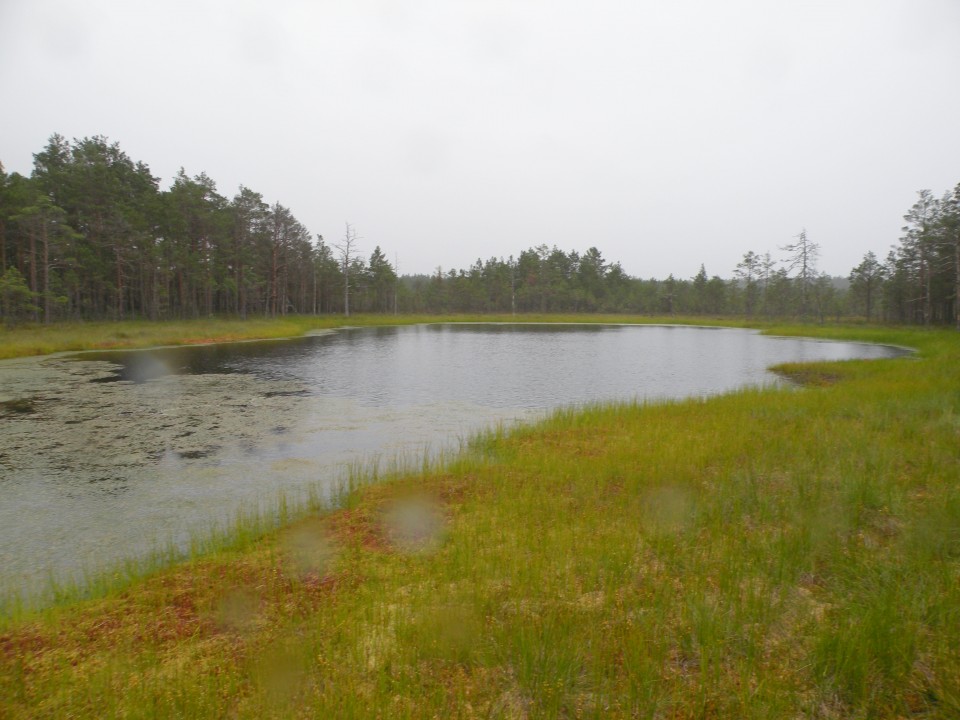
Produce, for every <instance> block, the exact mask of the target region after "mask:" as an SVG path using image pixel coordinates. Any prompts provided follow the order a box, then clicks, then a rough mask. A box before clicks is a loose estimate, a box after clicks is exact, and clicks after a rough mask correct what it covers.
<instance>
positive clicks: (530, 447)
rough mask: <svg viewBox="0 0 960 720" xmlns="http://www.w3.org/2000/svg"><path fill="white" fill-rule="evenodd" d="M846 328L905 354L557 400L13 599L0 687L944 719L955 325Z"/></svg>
mask: <svg viewBox="0 0 960 720" xmlns="http://www.w3.org/2000/svg"><path fill="white" fill-rule="evenodd" d="M788 331H794V332H800V331H803V332H804V334H815V333H816V332H817V331H816V329H815V328H802V329H801V330H789V329H781V330H780V332H788ZM849 332H850V333H851V334H853V335H854V336H855V337H856V338H857V339H864V340H875V341H882V342H890V343H896V344H901V345H913V346H916V347H917V348H919V350H920V353H919V357H918V359H903V360H892V361H887V360H883V361H874V362H870V363H839V364H835V365H832V366H830V367H829V368H825V370H827V371H829V373H830V374H831V382H830V383H829V384H822V383H816V382H815V383H814V387H812V388H811V389H809V390H806V391H802V392H795V391H792V390H745V391H741V392H736V393H732V394H729V395H726V396H723V397H717V398H713V399H710V400H708V401H705V402H704V401H700V400H697V401H685V402H674V403H664V404H650V405H642V406H636V405H629V404H617V405H611V406H595V407H589V408H584V409H580V410H577V411H561V412H558V413H555V414H554V415H553V416H552V417H551V418H548V419H547V420H545V421H543V422H542V423H540V424H538V425H536V426H533V427H528V428H524V429H521V430H518V431H516V432H512V433H502V432H495V431H494V432H491V433H488V434H487V435H485V436H483V437H479V438H478V439H477V440H476V441H475V442H474V444H473V446H472V448H471V449H470V450H469V451H467V452H466V453H465V454H464V455H463V456H462V457H460V458H458V459H455V460H453V461H450V462H448V463H447V464H446V465H445V466H444V467H442V468H437V469H432V470H427V471H426V472H407V473H405V474H401V475H399V476H397V477H395V478H394V479H392V480H389V481H387V482H385V483H381V484H376V485H372V486H369V487H364V488H361V489H359V490H357V491H356V492H354V493H353V494H352V495H351V496H350V497H349V498H348V500H347V501H346V502H345V503H344V507H343V509H341V510H339V511H333V512H331V513H328V514H322V515H318V516H316V517H314V518H312V519H309V518H308V519H305V520H301V521H299V522H298V523H297V524H295V525H292V526H290V527H289V528H286V529H282V530H280V531H277V532H271V533H268V534H266V535H264V536H263V537H261V538H260V539H259V540H254V539H251V540H250V542H249V543H247V544H245V545H242V546H239V547H237V548H235V549H232V550H230V549H221V550H219V551H217V552H214V553H212V554H210V555H208V556H204V557H200V558H197V559H195V560H193V561H191V562H189V563H187V564H184V565H180V566H177V567H174V568H172V569H170V570H166V571H162V572H159V573H158V574H156V575H155V576H154V577H151V578H148V579H146V580H144V581H142V582H139V583H137V584H134V585H132V586H129V587H128V588H127V589H125V590H123V591H121V592H114V593H113V594H110V595H108V596H107V597H104V598H101V599H99V600H92V601H89V602H86V603H78V604H74V605H70V606H65V607H59V608H55V609H52V610H48V611H46V612H45V613H43V612H41V613H35V614H32V615H28V616H26V617H22V618H20V619H18V620H17V621H16V622H14V623H12V624H10V625H8V627H6V628H5V629H4V630H3V631H2V633H0V703H2V706H0V707H2V714H3V715H5V716H10V717H60V716H63V715H66V714H71V715H73V716H76V717H83V716H87V715H90V716H94V715H95V716H97V717H119V716H125V717H131V716H132V717H153V716H156V717H170V716H190V717H208V716H209V717H222V716H238V717H291V716H314V717H326V716H329V717H348V718H349V717H356V718H366V717H473V716H483V717H515V718H522V717H650V718H657V717H738V718H739V717H745V718H770V717H823V718H829V717H907V716H910V717H924V718H950V717H957V716H958V714H960V682H958V680H957V678H960V652H958V650H957V648H960V610H958V608H960V583H958V582H957V578H958V576H960V542H958V541H957V538H958V537H960V535H958V533H957V531H956V528H957V527H960V510H958V508H960V502H958V500H957V498H958V497H960V490H958V479H960V425H958V422H957V420H956V418H957V417H958V416H960V390H958V388H960V377H958V370H957V368H958V367H960V338H958V337H956V336H955V335H952V334H947V333H936V332H918V331H889V330H877V331H872V330H868V329H857V330H851V331H849ZM820 372H821V371H820V370H819V369H816V370H815V371H811V373H806V374H804V373H801V374H800V375H795V377H799V378H801V379H806V378H807V377H812V378H813V379H816V378H818V377H822V374H818V373H820ZM788 374H789V373H788ZM411 502H414V505H413V506H411V505H410V503H411ZM410 507H414V508H422V509H424V512H422V513H416V512H410V513H407V514H403V512H400V511H398V508H401V509H403V508H410ZM398 513H399V514H398ZM398 517H402V518H406V520H405V522H408V521H409V522H416V521H417V518H418V517H419V518H422V519H423V527H418V528H414V530H415V531H416V532H413V531H410V532H407V534H406V535H404V534H403V533H400V534H398V530H397V525H396V523H397V518H398ZM411 518H412V519H411ZM408 530H409V529H408ZM405 532H406V530H405ZM424 534H426V535H428V536H429V541H428V542H422V543H408V542H404V541H402V540H403V538H406V537H408V536H409V537H421V535H424ZM303 558H307V561H304V559H303Z"/></svg>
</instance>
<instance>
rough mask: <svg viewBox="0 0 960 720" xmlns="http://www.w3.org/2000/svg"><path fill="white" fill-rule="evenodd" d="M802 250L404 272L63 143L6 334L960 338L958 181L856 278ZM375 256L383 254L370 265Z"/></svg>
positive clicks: (35, 215) (45, 159)
mask: <svg viewBox="0 0 960 720" xmlns="http://www.w3.org/2000/svg"><path fill="white" fill-rule="evenodd" d="M797 231H798V234H797V235H796V236H795V237H793V238H789V239H788V242H785V243H784V244H782V245H778V246H777V248H776V250H775V251H774V252H771V251H769V250H763V251H760V252H758V251H756V250H755V249H746V248H745V249H744V253H743V256H742V259H741V260H740V262H739V263H737V265H736V266H735V267H733V268H729V269H728V270H727V273H726V277H723V276H721V275H719V274H708V273H707V270H706V268H705V267H704V266H703V265H701V267H700V271H699V272H698V273H697V274H696V275H694V276H693V277H690V278H677V277H674V276H673V275H669V276H668V277H666V278H662V279H655V278H649V279H642V278H639V277H632V276H630V275H628V274H627V273H626V272H624V270H623V268H622V267H621V265H620V263H619V262H618V261H616V260H614V259H608V258H605V257H604V255H603V253H602V251H601V250H600V249H598V247H596V246H594V245H591V246H590V247H588V248H586V249H584V250H562V249H560V248H557V247H556V246H548V245H547V244H544V243H541V244H538V245H535V246H532V247H529V248H526V249H521V248H518V252H517V254H516V255H515V256H513V255H511V256H509V257H507V258H504V257H502V256H501V257H490V258H486V259H485V258H482V257H478V258H477V259H476V260H475V261H473V262H472V264H470V265H469V266H467V267H464V268H459V269H446V270H444V269H443V268H440V267H438V268H437V269H436V271H435V272H434V273H431V274H406V275H403V274H399V273H398V272H397V268H396V267H395V264H392V263H391V262H390V260H389V256H390V250H392V249H390V248H388V249H387V251H384V250H382V249H381V247H380V246H379V245H376V246H375V247H374V249H373V250H372V251H365V250H363V249H362V248H361V247H360V238H359V234H358V230H357V229H356V228H354V227H353V226H351V225H350V224H349V223H345V226H344V228H343V234H342V235H341V236H339V237H337V238H325V237H323V236H321V235H315V234H313V233H311V232H310V231H309V230H308V229H307V228H306V227H305V226H304V225H303V224H302V223H300V222H299V221H298V220H297V219H296V217H294V215H293V213H292V212H291V211H290V210H289V209H288V208H286V207H284V206H283V205H282V204H281V203H279V202H275V203H273V204H272V205H271V204H268V203H267V202H265V201H264V198H263V196H262V195H261V194H260V193H258V192H255V191H254V190H251V189H250V188H248V187H245V186H243V185H241V186H240V188H239V189H238V191H237V193H236V194H235V195H234V196H233V197H232V198H227V197H226V196H225V195H222V194H220V193H219V192H218V190H217V186H216V183H215V182H214V180H213V179H211V178H210V177H208V176H207V175H206V174H205V173H200V174H199V175H196V176H193V177H189V176H188V175H187V174H186V173H185V172H184V171H183V170H182V169H181V171H180V172H179V173H178V174H177V176H176V177H175V178H174V180H173V182H172V184H171V186H170V188H169V189H167V190H161V189H160V186H159V179H158V178H156V177H154V176H153V175H152V174H151V172H150V169H149V167H148V166H147V165H146V164H144V163H143V162H139V161H134V160H132V159H131V158H130V157H128V156H127V155H126V153H125V152H123V151H122V150H121V149H120V146H119V144H118V143H116V142H110V141H109V140H108V139H107V138H105V137H103V136H94V137H88V138H83V139H75V140H73V141H72V142H71V141H68V140H66V139H65V138H64V137H63V136H60V135H56V134H55V135H53V136H51V137H50V139H49V141H48V143H47V145H46V146H45V147H44V148H43V149H42V150H41V151H40V152H37V153H35V154H34V167H33V171H32V173H31V175H30V176H29V177H27V176H24V175H21V174H19V173H16V172H14V173H11V174H9V175H8V174H7V173H6V172H5V171H4V170H3V167H2V165H0V319H2V320H3V321H4V322H6V323H16V322H42V323H49V322H54V321H67V320H81V319H117V320H120V319H134V318H143V319H151V320H159V319H181V318H191V317H204V316H210V315H218V314H229V315H236V316H239V317H248V316H267V317H276V316H282V315H286V314H294V313H296V314H350V313H351V312H369V313H437V314H443V313H454V312H456V313H530V312H537V313H561V312H562V313H571V312H572V313H577V312H583V313H595V312H604V313H632V314H645V315H709V316H720V317H722V316H740V317H746V318H757V319H761V318H769V319H788V318H795V319H801V320H817V321H821V322H822V321H824V320H825V319H827V318H836V319H840V318H854V317H859V318H864V319H866V320H867V321H883V322H895V323H911V324H924V325H947V324H955V325H956V326H957V328H958V329H960V309H958V303H960V183H958V184H957V185H956V186H955V187H954V188H953V190H952V191H948V192H946V193H945V194H943V195H942V196H937V195H935V194H934V193H933V192H932V191H930V190H921V191H919V192H918V194H917V200H916V202H915V203H914V204H913V205H912V206H911V207H910V208H909V209H908V210H907V211H906V212H905V214H904V226H903V227H902V230H901V233H902V234H901V238H900V241H899V244H897V245H896V246H894V247H892V248H891V249H889V252H888V253H887V254H886V255H885V256H882V255H881V256H878V255H877V254H875V253H874V252H868V253H866V255H865V256H864V257H863V260H862V262H861V263H860V264H859V265H857V266H856V267H854V268H851V269H850V272H849V274H848V275H847V276H846V277H831V276H829V275H827V274H825V273H822V272H820V271H819V270H818V267H817V260H818V257H819V252H820V246H819V244H818V243H817V242H816V241H815V238H811V237H808V235H807V233H806V231H805V230H804V229H802V228H797ZM367 252H369V254H367Z"/></svg>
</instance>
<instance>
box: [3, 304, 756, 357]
mask: <svg viewBox="0 0 960 720" xmlns="http://www.w3.org/2000/svg"><path fill="white" fill-rule="evenodd" d="M430 322H534V323H535V322H578V323H638V322H642V323H656V322H660V323H674V324H678V323H679V324H690V323H694V324H705V325H730V324H731V321H729V320H726V319H725V320H721V319H717V318H708V319H704V318H671V317H661V318H654V317H645V316H643V317H642V316H637V315H536V314H521V315H352V316H350V317H348V318H347V317H343V316H342V315H322V316H311V315H290V316H286V317H282V318H273V319H266V318H255V319H250V320H240V319H238V318H229V317H225V318H209V319H203V320H183V321H162V322H150V321H147V320H134V321H126V322H84V323H77V322H74V323H59V324H52V325H20V326H15V327H3V326H0V359H4V358H14V357H26V356H30V355H47V354H50V353H55V352H66V351H79V350H109V349H115V348H144V347H156V346H158V345H182V344H192V343H206V342H231V341H236V340H253V339H271V338H285V337H296V336H299V335H303V334H304V333H306V332H309V331H311V330H326V329H334V328H340V327H366V326H376V325H414V324H419V323H430ZM733 324H737V323H735V322H734V323H733Z"/></svg>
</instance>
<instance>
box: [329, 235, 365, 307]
mask: <svg viewBox="0 0 960 720" xmlns="http://www.w3.org/2000/svg"><path fill="white" fill-rule="evenodd" d="M359 240H360V238H359V236H358V235H357V231H356V230H354V229H353V226H352V225H351V224H350V223H347V230H346V232H345V233H344V235H343V240H341V241H340V242H339V243H334V245H333V247H335V248H336V249H337V251H338V252H339V253H340V266H341V268H342V270H343V314H344V315H345V316H347V317H350V261H351V260H352V259H353V258H354V257H355V256H356V255H357V253H358V252H360V249H359V248H358V247H357V242H358V241H359Z"/></svg>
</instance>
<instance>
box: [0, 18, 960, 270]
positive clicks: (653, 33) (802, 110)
mask: <svg viewBox="0 0 960 720" xmlns="http://www.w3.org/2000/svg"><path fill="white" fill-rule="evenodd" d="M958 88H960V0H808V1H806V2H799V1H791V0H780V1H774V0H724V1H723V2H719V1H717V0H670V2H667V1H666V0H661V1H657V2H654V1H652V0H633V1H632V2H627V1H620V0H592V1H591V2H584V1H583V0H581V1H580V2H569V1H567V0H550V1H548V0H513V1H512V2H507V1H504V0H483V1H481V0H471V1H469V2H467V1H459V2H458V1H457V0H407V2H401V1H400V0H314V1H312V2H311V1H307V0H304V1H302V2H298V1H296V0H273V2H269V3H267V2H237V1H236V0H230V1H223V2H220V1H217V0H190V1H187V2H180V1H175V2H174V1H167V2H155V1H153V0H151V1H149V2H147V1H140V0H125V1H121V0H83V1H82V2H81V1H80V0H73V1H70V0H0V98H2V107H3V111H2V113H0V162H2V163H3V165H4V166H5V168H6V170H7V171H8V172H12V171H17V172H21V173H24V174H28V173H29V172H30V171H31V167H32V154H33V153H35V152H38V151H39V150H40V149H41V148H42V147H43V146H44V144H45V143H46V141H47V139H48V137H49V136H50V135H51V134H52V133H54V132H59V133H61V134H62V135H65V136H66V137H67V138H79V137H85V136H90V135H98V134H100V135H106V136H107V137H108V138H110V139H111V140H114V141H117V142H119V143H120V146H121V148H122V149H123V150H125V151H126V152H127V154H128V155H130V156H131V157H132V158H133V159H134V160H141V161H143V162H145V163H146V164H147V165H149V166H150V168H151V170H152V171H153V173H154V174H155V175H158V176H159V177H160V178H161V186H162V187H164V188H165V187H168V186H169V183H170V181H171V179H172V176H173V175H174V173H176V171H177V170H178V169H179V167H180V166H183V167H184V168H185V169H186V171H187V173H188V174H190V175H195V174H198V173H200V172H201V171H203V172H206V173H207V174H208V175H210V176H211V177H212V178H213V179H214V180H215V181H216V182H217V184H218V188H219V190H220V191H221V193H223V194H225V195H227V196H228V197H230V196H232V195H233V194H234V193H235V192H236V190H237V188H238V186H239V185H240V184H241V183H242V184H244V185H246V186H248V187H251V188H253V189H254V190H257V191H259V192H261V193H262V194H263V195H264V197H265V199H266V200H267V201H269V202H273V201H279V202H281V203H282V204H284V205H286V206H288V207H289V208H290V209H291V210H292V211H293V212H294V214H295V215H296V216H297V218H298V219H300V220H301V221H302V222H303V223H304V224H305V225H306V226H307V227H308V228H309V229H310V230H311V231H313V232H315V233H321V234H323V235H324V236H325V237H326V238H327V239H328V241H335V240H336V239H338V238H339V237H341V236H342V234H343V227H344V223H345V221H349V222H351V223H352V224H353V225H354V226H355V227H356V229H357V231H358V232H359V234H360V235H361V237H362V238H363V239H362V241H361V249H362V250H364V252H365V253H369V252H370V251H371V250H372V249H373V247H374V246H376V245H379V246H381V247H382V248H383V250H384V251H385V252H386V253H387V255H388V256H389V257H390V258H391V259H393V258H395V257H396V258H398V259H399V264H400V270H401V272H430V271H431V270H433V269H434V268H436V267H437V266H441V267H443V268H444V269H445V270H446V269H448V268H450V267H455V268H461V267H466V266H468V265H469V264H470V263H472V262H473V261H474V260H476V259H477V258H478V257H479V258H484V259H486V258H489V257H491V256H507V255H510V254H515V253H517V252H518V251H519V250H521V249H524V248H528V247H532V246H534V245H538V244H540V243H546V244H547V245H557V246H558V247H560V248H561V249H563V250H573V249H576V250H580V251H582V250H585V249H586V248H588V247H590V246H594V245H595V246H597V247H598V248H600V250H601V251H602V252H603V253H604V255H605V257H607V258H608V259H611V260H620V261H621V262H622V264H623V267H624V269H625V270H626V271H627V272H628V273H630V274H631V275H636V276H641V277H665V276H666V275H667V274H668V273H674V274H675V275H677V276H679V277H690V276H692V275H693V274H695V273H696V271H697V269H698V268H699V266H700V264H701V263H704V264H705V265H706V269H707V272H708V273H710V274H719V275H722V276H729V275H730V274H731V272H732V269H733V267H734V266H735V265H736V263H737V262H738V261H739V260H740V259H741V258H742V256H743V253H744V252H746V251H747V250H754V251H758V252H765V251H770V252H772V253H773V254H774V256H775V257H776V256H778V255H779V254H780V253H779V252H778V250H777V247H778V246H779V245H783V244H786V243H788V242H790V241H791V239H792V237H793V236H795V235H796V234H798V233H799V232H800V230H801V229H802V228H804V227H805V228H806V229H807V232H808V235H809V236H810V238H811V239H812V240H814V241H815V242H818V243H820V245H821V247H822V251H821V252H822V257H821V269H823V270H825V271H827V272H830V273H833V274H839V275H845V274H847V273H848V272H849V270H850V268H851V267H852V266H854V265H855V264H857V263H858V262H859V260H860V259H861V258H862V256H863V254H864V253H865V252H866V251H868V250H873V251H875V252H877V253H878V254H879V255H885V254H886V251H887V249H888V248H889V246H890V245H891V244H893V243H895V242H896V241H897V239H898V237H899V234H900V226H901V224H902V222H901V216H902V215H903V213H904V212H905V211H906V210H907V208H909V206H910V205H911V204H912V203H913V201H914V198H915V191H916V190H919V189H921V188H931V189H933V190H934V192H935V193H937V194H941V193H943V192H944V191H946V190H948V189H951V188H952V187H953V186H954V185H955V184H957V183H958V182H960V90H958Z"/></svg>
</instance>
